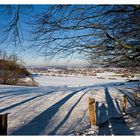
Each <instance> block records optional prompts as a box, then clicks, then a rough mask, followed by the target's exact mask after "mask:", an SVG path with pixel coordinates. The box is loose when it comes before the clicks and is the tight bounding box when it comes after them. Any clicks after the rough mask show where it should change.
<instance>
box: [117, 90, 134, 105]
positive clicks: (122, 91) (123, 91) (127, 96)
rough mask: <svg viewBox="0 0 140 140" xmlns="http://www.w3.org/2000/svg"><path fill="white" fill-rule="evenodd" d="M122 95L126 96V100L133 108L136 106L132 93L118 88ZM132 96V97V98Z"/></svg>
mask: <svg viewBox="0 0 140 140" xmlns="http://www.w3.org/2000/svg"><path fill="white" fill-rule="evenodd" d="M116 89H117V90H118V91H119V92H120V93H122V94H124V95H126V98H127V101H128V102H129V103H130V104H131V105H132V106H133V105H134V102H133V99H132V93H131V92H129V91H126V90H121V89H118V88H116ZM130 95H131V96H130Z"/></svg>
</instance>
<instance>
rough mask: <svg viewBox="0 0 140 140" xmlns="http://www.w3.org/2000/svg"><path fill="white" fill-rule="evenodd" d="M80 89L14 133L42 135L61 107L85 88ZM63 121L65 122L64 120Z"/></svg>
mask: <svg viewBox="0 0 140 140" xmlns="http://www.w3.org/2000/svg"><path fill="white" fill-rule="evenodd" d="M84 89H85V88H83V89H80V90H77V91H75V92H73V93H71V94H69V95H67V96H66V97H64V98H63V99H61V100H60V101H58V102H57V103H55V104H53V105H52V106H51V107H49V108H48V109H47V110H45V111H44V112H42V113H41V114H40V115H38V116H36V117H35V118H34V119H33V120H31V121H30V122H29V123H28V124H26V125H24V126H22V127H21V128H19V129H18V130H16V131H14V132H13V133H12V135H40V134H42V133H43V132H44V129H45V128H46V127H47V126H48V124H49V121H50V120H51V118H52V117H53V116H54V115H55V114H56V113H57V112H58V111H59V108H60V107H61V106H62V105H63V104H65V102H67V101H68V100H69V99H70V98H71V97H72V96H74V95H75V94H76V93H78V92H80V91H82V90H84ZM62 123H63V122H62Z"/></svg>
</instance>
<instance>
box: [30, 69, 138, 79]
mask: <svg viewBox="0 0 140 140" xmlns="http://www.w3.org/2000/svg"><path fill="white" fill-rule="evenodd" d="M28 70H29V71H30V72H31V73H32V74H39V75H44V76H66V77H67V76H97V73H104V72H112V73H115V74H118V75H121V77H132V78H133V77H134V74H136V73H139V71H138V69H135V71H133V70H132V69H124V68H44V67H43V68H29V69H28Z"/></svg>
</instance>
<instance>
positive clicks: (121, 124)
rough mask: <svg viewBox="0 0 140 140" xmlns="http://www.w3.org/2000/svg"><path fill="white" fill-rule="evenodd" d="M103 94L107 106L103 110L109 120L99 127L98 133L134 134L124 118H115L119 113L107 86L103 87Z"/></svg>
mask: <svg viewBox="0 0 140 140" xmlns="http://www.w3.org/2000/svg"><path fill="white" fill-rule="evenodd" d="M105 96H106V101H107V105H108V107H106V108H104V109H105V110H104V111H107V112H108V113H106V115H108V118H109V120H108V122H107V123H105V124H104V125H103V126H102V127H100V129H99V133H98V135H134V133H133V132H132V130H130V129H129V127H128V125H127V123H126V122H125V120H124V118H123V117H120V118H117V116H118V115H120V114H119V112H118V111H117V109H116V107H115V105H114V103H113V100H112V98H111V96H110V94H109V91H108V88H105ZM102 109H103V108H102Z"/></svg>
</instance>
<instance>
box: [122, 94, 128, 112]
mask: <svg viewBox="0 0 140 140" xmlns="http://www.w3.org/2000/svg"><path fill="white" fill-rule="evenodd" d="M126 103H127V99H126V95H123V100H122V112H123V113H124V114H125V113H126Z"/></svg>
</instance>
